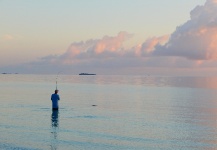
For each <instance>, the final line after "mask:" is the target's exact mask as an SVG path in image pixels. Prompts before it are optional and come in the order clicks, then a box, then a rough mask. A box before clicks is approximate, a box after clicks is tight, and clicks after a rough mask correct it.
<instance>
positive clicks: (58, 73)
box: [56, 71, 61, 90]
mask: <svg viewBox="0 0 217 150" xmlns="http://www.w3.org/2000/svg"><path fill="white" fill-rule="evenodd" d="M60 72H61V71H59V72H58V74H57V76H56V90H58V89H57V80H58V76H59V74H60Z"/></svg>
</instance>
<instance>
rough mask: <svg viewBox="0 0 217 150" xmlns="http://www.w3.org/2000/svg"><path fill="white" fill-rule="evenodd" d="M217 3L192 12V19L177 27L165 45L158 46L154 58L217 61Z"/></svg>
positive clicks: (213, 0)
mask: <svg viewBox="0 0 217 150" xmlns="http://www.w3.org/2000/svg"><path fill="white" fill-rule="evenodd" d="M216 41H217V1H216V0H207V1H206V3H205V5H203V6H197V7H196V8H195V9H193V10H192V11H191V18H190V20H189V21H187V22H186V23H184V24H183V25H181V26H179V27H177V29H176V31H175V32H174V33H172V34H171V36H170V39H169V41H168V42H167V43H166V44H165V45H161V44H157V45H156V47H155V49H154V50H153V52H152V55H154V56H180V57H185V58H188V59H193V60H213V59H217V44H216Z"/></svg>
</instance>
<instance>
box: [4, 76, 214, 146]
mask: <svg viewBox="0 0 217 150" xmlns="http://www.w3.org/2000/svg"><path fill="white" fill-rule="evenodd" d="M55 82H56V75H0V89H1V90H0V96H1V98H0V100H1V105H0V107H1V111H0V113H1V122H0V133H1V134H0V149H3V150H4V149H6V150H8V149H18V150H27V149H28V150H29V149H32V150H35V149H37V150H38V149H39V150H40V149H45V150H47V149H56V150H62V149H64V150H71V149H73V150H86V149H88V150H102V149H103V150H117V149H118V150H126V149H127V150H131V149H132V150H144V149H156V150H158V149H171V150H173V149H195V150H198V149H201V150H202V149H217V121H216V120H217V95H216V90H217V78H215V77H209V78H206V77H152V76H69V75H60V76H59V77H58V89H59V94H60V98H61V100H60V110H59V111H58V112H56V111H55V112H52V110H51V101H50V95H51V94H52V93H53V91H54V89H55V87H56V85H55ZM93 105H94V106H93Z"/></svg>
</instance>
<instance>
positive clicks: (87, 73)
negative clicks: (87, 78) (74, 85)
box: [79, 73, 96, 75]
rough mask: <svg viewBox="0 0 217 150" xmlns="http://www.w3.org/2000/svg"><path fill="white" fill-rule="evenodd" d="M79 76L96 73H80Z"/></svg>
mask: <svg viewBox="0 0 217 150" xmlns="http://www.w3.org/2000/svg"><path fill="white" fill-rule="evenodd" d="M79 75H96V74H94V73H79Z"/></svg>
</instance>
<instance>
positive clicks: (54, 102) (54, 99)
mask: <svg viewBox="0 0 217 150" xmlns="http://www.w3.org/2000/svg"><path fill="white" fill-rule="evenodd" d="M59 100H60V97H59V95H58V90H55V93H54V94H52V95H51V101H52V109H53V110H58V109H59V105H58V101H59Z"/></svg>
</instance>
